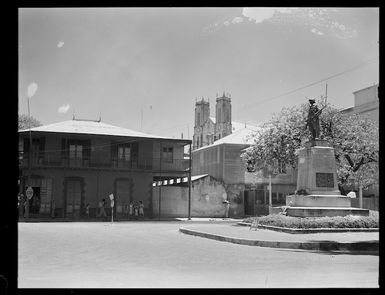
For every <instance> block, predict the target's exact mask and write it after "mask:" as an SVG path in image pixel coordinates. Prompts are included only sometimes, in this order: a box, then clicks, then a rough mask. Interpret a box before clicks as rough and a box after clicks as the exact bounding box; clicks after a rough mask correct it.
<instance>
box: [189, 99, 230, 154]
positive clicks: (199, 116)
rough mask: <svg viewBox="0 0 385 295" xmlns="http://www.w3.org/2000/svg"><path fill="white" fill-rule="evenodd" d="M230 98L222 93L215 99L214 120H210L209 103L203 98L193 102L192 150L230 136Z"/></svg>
mask: <svg viewBox="0 0 385 295" xmlns="http://www.w3.org/2000/svg"><path fill="white" fill-rule="evenodd" d="M231 132H232V125H231V96H230V95H229V94H228V95H225V93H223V96H222V97H218V95H217V98H216V106H215V119H214V118H210V101H209V100H207V101H205V100H204V98H203V97H202V99H201V100H200V101H196V102H195V124H194V136H193V150H196V149H198V148H200V147H203V146H206V145H210V144H212V143H213V142H214V141H215V140H218V139H220V138H222V137H224V136H227V135H229V134H231Z"/></svg>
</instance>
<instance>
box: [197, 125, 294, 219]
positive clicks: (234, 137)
mask: <svg viewBox="0 0 385 295" xmlns="http://www.w3.org/2000/svg"><path fill="white" fill-rule="evenodd" d="M260 128H261V127H256V126H250V125H247V126H243V128H241V129H238V130H236V131H234V132H233V133H232V134H230V135H227V136H225V137H223V138H221V139H219V140H217V141H215V142H214V143H213V144H211V145H208V146H203V147H201V148H199V149H196V150H194V151H193V152H192V175H202V174H208V175H210V176H212V177H214V178H215V179H216V180H218V181H220V182H222V183H223V185H224V187H225V190H226V196H227V200H228V201H230V217H242V216H245V215H256V214H260V215H262V214H269V208H268V204H269V199H268V196H269V192H268V184H269V178H268V176H267V174H266V173H265V171H258V172H255V173H249V172H247V170H246V167H245V165H244V164H243V163H242V160H241V157H240V156H241V154H242V153H243V151H244V149H245V148H247V147H249V146H251V145H252V144H253V142H254V139H253V137H252V135H253V134H254V133H256V132H257V131H258V130H259V129H260ZM280 172H281V173H280V174H278V175H273V177H272V203H273V204H272V205H273V206H280V205H285V199H286V195H289V194H292V193H294V191H295V188H296V186H295V184H296V176H297V175H296V173H295V171H293V170H292V169H290V168H288V169H282V170H281V171H280Z"/></svg>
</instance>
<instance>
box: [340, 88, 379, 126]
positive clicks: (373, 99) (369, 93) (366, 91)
mask: <svg viewBox="0 0 385 295" xmlns="http://www.w3.org/2000/svg"><path fill="white" fill-rule="evenodd" d="M378 89H379V84H376V85H373V86H369V87H366V88H363V89H360V90H357V91H355V92H353V94H354V106H353V107H349V108H345V109H342V110H341V111H340V112H341V113H343V114H360V115H363V116H365V117H367V118H370V119H372V120H374V121H375V122H377V123H379V114H380V113H379V97H378Z"/></svg>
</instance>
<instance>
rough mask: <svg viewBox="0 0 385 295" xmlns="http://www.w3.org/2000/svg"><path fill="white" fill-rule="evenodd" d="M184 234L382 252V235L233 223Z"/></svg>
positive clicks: (191, 227)
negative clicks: (304, 231)
mask: <svg viewBox="0 0 385 295" xmlns="http://www.w3.org/2000/svg"><path fill="white" fill-rule="evenodd" d="M179 231H180V232H182V233H185V234H190V235H194V236H199V237H204V238H208V239H214V240H218V241H225V242H231V243H236V244H242V245H249V246H259V247H271V248H287V249H304V250H325V251H330V250H332V251H375V252H377V251H379V232H343V233H311V234H290V233H284V232H277V231H271V230H266V229H259V228H258V229H257V230H255V229H250V227H248V226H240V225H237V223H236V222H232V223H230V224H229V223H212V224H204V223H199V224H198V223H190V224H187V223H186V225H184V226H182V227H180V229H179Z"/></svg>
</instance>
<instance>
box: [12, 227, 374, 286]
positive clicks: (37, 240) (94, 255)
mask: <svg viewBox="0 0 385 295" xmlns="http://www.w3.org/2000/svg"><path fill="white" fill-rule="evenodd" d="M185 225H186V223H184V222H119V223H114V224H112V225H111V223H102V222H100V223H97V222H93V223H72V222H63V223H19V262H18V264H19V277H18V287H19V288H138V287H139V288H140V287H144V288H151V287H157V288H162V287H166V288H194V287H196V288H204V287H205V288H253V287H255V288H271V287H272V288H303V287H305V288H330V287H332V288H339V287H342V288H344V287H348V288H361V287H362V288H372V287H373V288H377V287H378V273H379V265H378V264H379V257H378V256H376V255H364V254H362V255H360V254H357V253H356V254H355V255H347V254H336V253H328V252H321V253H320V252H316V253H315V252H309V251H303V250H285V249H272V248H260V247H255V246H245V245H236V244H231V243H226V242H219V241H215V240H209V239H204V238H199V237H194V236H191V235H185V234H182V233H180V232H179V231H178V229H179V227H181V226H185Z"/></svg>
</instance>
